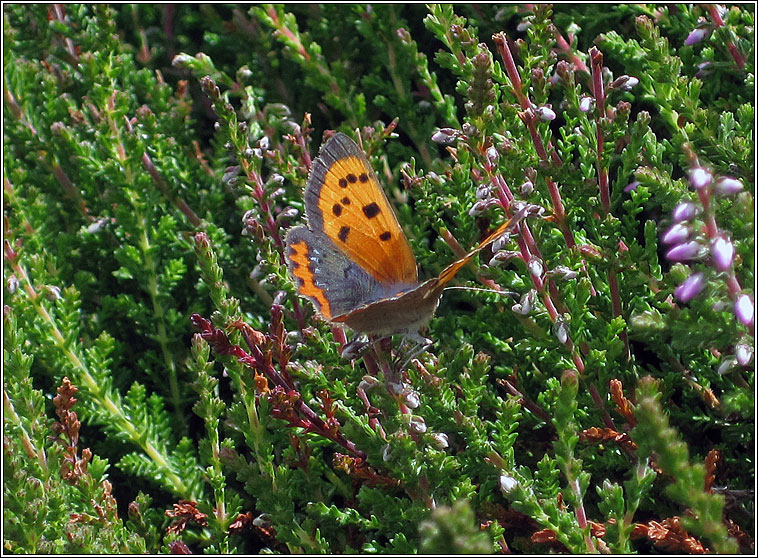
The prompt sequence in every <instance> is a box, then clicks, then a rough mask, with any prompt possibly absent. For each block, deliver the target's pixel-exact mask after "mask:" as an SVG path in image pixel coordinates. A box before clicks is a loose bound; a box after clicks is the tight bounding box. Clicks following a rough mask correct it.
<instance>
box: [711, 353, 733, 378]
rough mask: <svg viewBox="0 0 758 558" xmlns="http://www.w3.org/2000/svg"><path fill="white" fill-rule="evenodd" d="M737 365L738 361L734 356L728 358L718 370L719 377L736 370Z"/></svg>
mask: <svg viewBox="0 0 758 558" xmlns="http://www.w3.org/2000/svg"><path fill="white" fill-rule="evenodd" d="M736 364H737V360H736V359H735V358H734V357H733V356H728V357H726V358H725V359H724V360H723V361H722V362H721V364H720V365H719V367H718V369H717V370H716V373H717V374H718V375H719V376H723V375H724V374H726V373H727V372H729V371H730V370H731V369H732V368H734V366H735V365H736Z"/></svg>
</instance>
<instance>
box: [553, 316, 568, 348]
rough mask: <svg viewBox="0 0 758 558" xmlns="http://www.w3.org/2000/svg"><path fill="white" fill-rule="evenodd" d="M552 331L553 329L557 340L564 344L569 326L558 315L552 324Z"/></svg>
mask: <svg viewBox="0 0 758 558" xmlns="http://www.w3.org/2000/svg"><path fill="white" fill-rule="evenodd" d="M553 331H555V336H556V337H557V338H558V342H559V343H560V344H562V345H565V344H566V342H567V341H568V338H569V328H568V324H567V323H566V321H565V320H563V319H562V318H561V317H559V318H558V320H557V321H556V322H555V325H554V326H553Z"/></svg>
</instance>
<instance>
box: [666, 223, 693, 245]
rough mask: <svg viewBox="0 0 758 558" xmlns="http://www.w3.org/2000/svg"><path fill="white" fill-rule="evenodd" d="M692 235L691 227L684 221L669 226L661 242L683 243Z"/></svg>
mask: <svg viewBox="0 0 758 558" xmlns="http://www.w3.org/2000/svg"><path fill="white" fill-rule="evenodd" d="M689 237H690V228H689V227H688V226H687V225H684V224H682V223H677V224H676V225H672V226H671V227H669V230H667V231H666V232H665V233H663V236H661V242H663V243H664V244H681V243H682V242H684V241H685V240H687V239H688V238H689Z"/></svg>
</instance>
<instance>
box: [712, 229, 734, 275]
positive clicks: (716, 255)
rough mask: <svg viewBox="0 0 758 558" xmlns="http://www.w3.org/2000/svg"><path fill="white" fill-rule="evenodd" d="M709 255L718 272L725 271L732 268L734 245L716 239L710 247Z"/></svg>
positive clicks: (727, 240)
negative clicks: (711, 256) (711, 255)
mask: <svg viewBox="0 0 758 558" xmlns="http://www.w3.org/2000/svg"><path fill="white" fill-rule="evenodd" d="M711 254H713V263H714V264H715V265H716V269H718V270H719V271H726V270H728V269H729V268H730V267H731V266H732V260H733V259H734V244H732V241H731V240H729V239H727V238H724V237H723V236H720V237H718V238H717V239H716V240H714V241H713V244H712V245H711Z"/></svg>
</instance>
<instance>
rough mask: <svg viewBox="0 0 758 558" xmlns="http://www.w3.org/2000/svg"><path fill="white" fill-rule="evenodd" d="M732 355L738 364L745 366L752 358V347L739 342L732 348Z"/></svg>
mask: <svg viewBox="0 0 758 558" xmlns="http://www.w3.org/2000/svg"><path fill="white" fill-rule="evenodd" d="M734 356H736V357H737V362H738V363H739V365H740V366H747V365H748V364H750V362H751V361H752V360H753V347H751V346H750V345H746V344H745V343H740V344H739V345H737V346H736V347H735V348H734Z"/></svg>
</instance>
